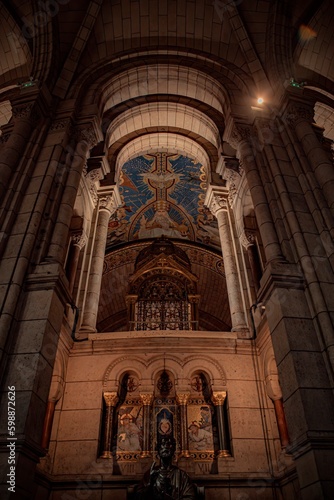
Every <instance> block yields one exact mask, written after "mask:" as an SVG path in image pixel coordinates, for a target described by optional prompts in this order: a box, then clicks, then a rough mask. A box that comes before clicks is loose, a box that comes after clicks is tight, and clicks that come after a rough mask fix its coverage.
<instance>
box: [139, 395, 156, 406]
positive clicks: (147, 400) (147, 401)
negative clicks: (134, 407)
mask: <svg viewBox="0 0 334 500" xmlns="http://www.w3.org/2000/svg"><path fill="white" fill-rule="evenodd" d="M140 399H141V400H142V403H143V405H144V406H150V404H151V403H152V400H153V394H151V393H149V392H145V393H141V394H140Z"/></svg>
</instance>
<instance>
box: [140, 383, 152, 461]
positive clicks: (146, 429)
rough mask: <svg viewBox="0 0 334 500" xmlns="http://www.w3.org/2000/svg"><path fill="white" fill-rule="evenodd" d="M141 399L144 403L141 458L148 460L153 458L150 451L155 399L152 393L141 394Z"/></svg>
mask: <svg viewBox="0 0 334 500" xmlns="http://www.w3.org/2000/svg"><path fill="white" fill-rule="evenodd" d="M140 398H141V400H142V403H143V449H142V452H141V454H140V456H141V458H146V457H150V456H151V449H150V409H151V403H152V399H153V395H152V394H151V393H143V394H140Z"/></svg>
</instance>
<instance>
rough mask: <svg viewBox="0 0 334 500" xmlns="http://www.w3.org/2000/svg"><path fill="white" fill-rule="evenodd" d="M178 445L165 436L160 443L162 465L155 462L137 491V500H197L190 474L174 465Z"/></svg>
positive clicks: (172, 439)
mask: <svg viewBox="0 0 334 500" xmlns="http://www.w3.org/2000/svg"><path fill="white" fill-rule="evenodd" d="M175 449H176V443H175V439H174V438H173V437H169V436H166V437H165V436H164V437H162V438H161V439H160V440H159V441H158V455H159V457H160V461H161V465H160V467H156V465H155V462H153V464H152V466H151V469H150V470H149V471H147V472H146V474H145V475H144V478H143V481H142V482H141V484H140V485H139V486H138V487H137V489H136V496H135V498H136V499H137V500H183V499H186V500H196V498H197V497H196V488H195V486H194V485H193V483H192V482H191V480H190V478H189V476H188V474H187V473H186V472H184V471H183V470H181V469H179V468H178V467H176V466H174V465H172V460H173V455H174V453H175Z"/></svg>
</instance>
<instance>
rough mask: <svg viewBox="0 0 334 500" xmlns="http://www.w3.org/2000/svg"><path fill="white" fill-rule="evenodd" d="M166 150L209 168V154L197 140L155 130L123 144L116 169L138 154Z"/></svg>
mask: <svg viewBox="0 0 334 500" xmlns="http://www.w3.org/2000/svg"><path fill="white" fill-rule="evenodd" d="M164 151H166V152H167V151H168V153H170V154H180V155H185V156H188V157H189V158H191V159H193V160H194V162H195V163H200V164H201V165H204V167H206V170H207V171H208V170H209V164H210V160H209V156H208V154H207V152H206V151H205V149H204V147H203V146H201V145H200V144H198V142H197V141H195V140H194V139H191V138H189V137H186V136H182V135H180V134H176V133H171V132H155V133H151V134H147V135H144V136H140V137H137V138H135V139H133V140H132V141H130V142H128V143H127V144H126V145H125V146H123V148H122V149H121V150H120V152H119V153H118V156H117V162H116V171H119V169H120V168H121V165H123V164H124V163H126V162H127V161H129V160H132V159H133V158H135V157H137V156H140V155H142V154H152V153H160V152H164Z"/></svg>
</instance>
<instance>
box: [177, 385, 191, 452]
mask: <svg viewBox="0 0 334 500" xmlns="http://www.w3.org/2000/svg"><path fill="white" fill-rule="evenodd" d="M189 396H190V392H178V393H177V394H176V400H177V402H178V404H179V405H180V424H181V446H180V448H181V453H180V458H181V457H184V458H188V457H190V453H189V442H188V415H187V403H188V399H189Z"/></svg>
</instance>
